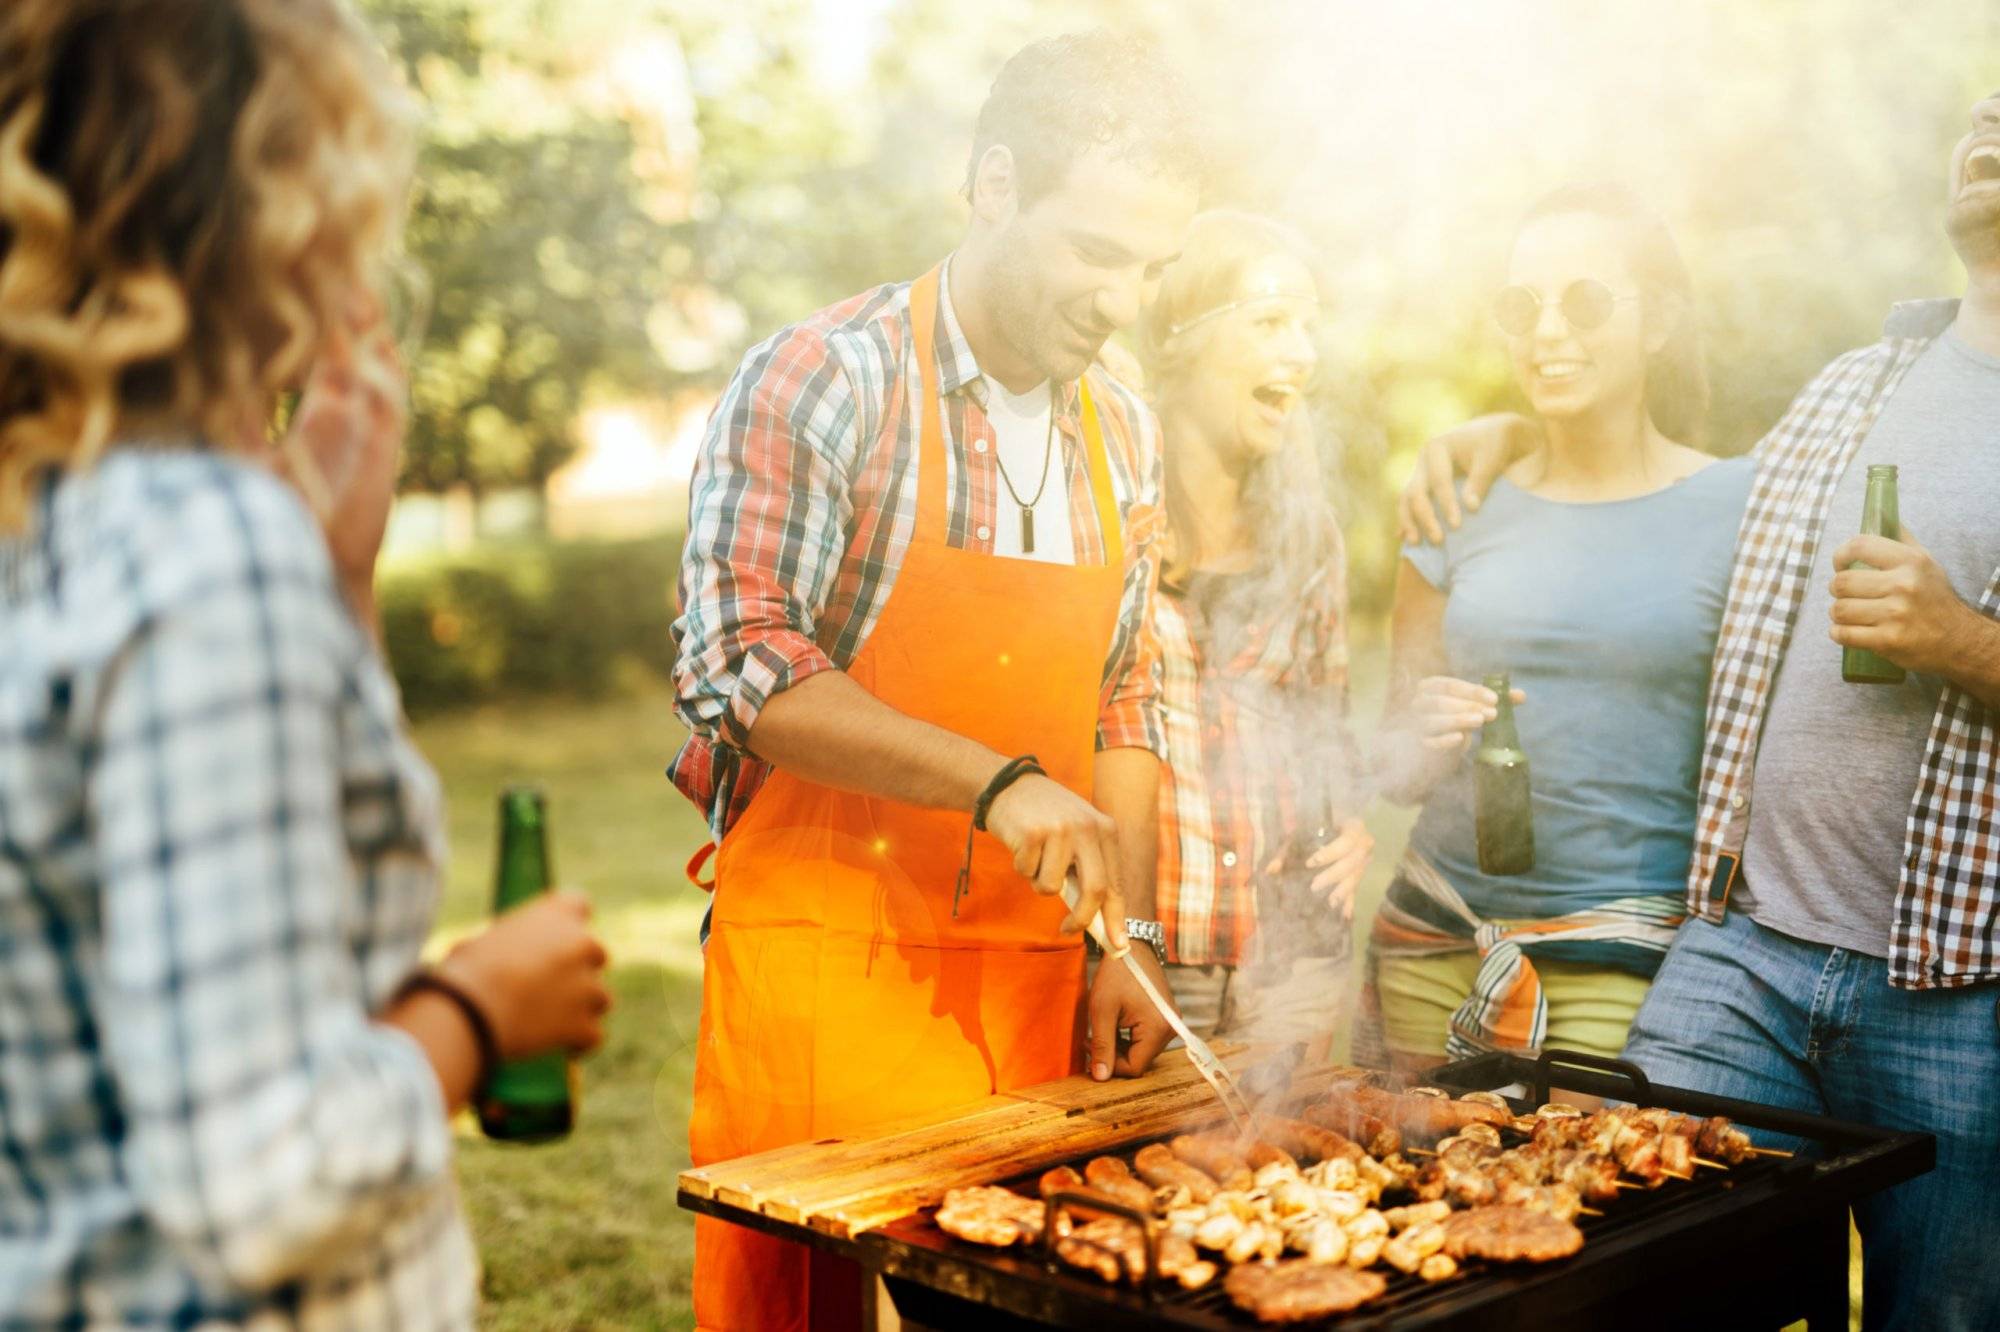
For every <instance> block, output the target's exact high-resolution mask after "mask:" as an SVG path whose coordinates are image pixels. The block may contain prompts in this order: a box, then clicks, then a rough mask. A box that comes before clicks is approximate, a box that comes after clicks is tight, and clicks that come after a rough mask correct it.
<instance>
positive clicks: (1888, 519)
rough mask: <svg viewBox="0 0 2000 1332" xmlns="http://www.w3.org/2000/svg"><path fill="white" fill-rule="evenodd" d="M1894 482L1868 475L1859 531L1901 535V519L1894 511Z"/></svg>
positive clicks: (1881, 534) (1896, 537)
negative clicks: (1866, 492)
mask: <svg viewBox="0 0 2000 1332" xmlns="http://www.w3.org/2000/svg"><path fill="white" fill-rule="evenodd" d="M1896 508H1897V506H1896V483H1895V482H1894V481H1893V480H1890V479H1888V478H1877V477H1870V478H1869V479H1868V495H1867V498H1865V499H1864V500H1862V501H1861V531H1862V534H1863V535H1865V536H1879V537H1888V538H1889V539H1890V540H1891V541H1894V540H1897V539H1899V538H1900V537H1901V536H1902V526H1903V525H1902V521H1901V518H1900V516H1899V515H1898V513H1897V512H1896Z"/></svg>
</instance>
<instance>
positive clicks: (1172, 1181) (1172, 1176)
mask: <svg viewBox="0 0 2000 1332" xmlns="http://www.w3.org/2000/svg"><path fill="white" fill-rule="evenodd" d="M1132 1168H1133V1169H1134V1170H1136V1171H1138V1172H1139V1178H1140V1179H1143V1180H1145V1181H1146V1182H1147V1183H1148V1184H1151V1185H1152V1186H1153V1187H1154V1188H1156V1189H1183V1188H1184V1189H1186V1190H1187V1191H1188V1195H1189V1196H1190V1197H1192V1198H1193V1199H1194V1200H1195V1201H1196V1202H1207V1201H1208V1200H1209V1199H1210V1198H1213V1197H1214V1196H1215V1192H1216V1190H1215V1180H1214V1179H1212V1178H1211V1177H1210V1176H1209V1175H1208V1173H1207V1172H1206V1171H1203V1170H1200V1169H1197V1168H1196V1167H1194V1166H1191V1165H1189V1164H1188V1163H1187V1162H1186V1161H1183V1160H1181V1159H1180V1158H1179V1157H1178V1156H1175V1155H1174V1154H1173V1152H1171V1151H1169V1150H1168V1149H1167V1148H1165V1147H1163V1146H1161V1145H1160V1144H1159V1143H1157V1142H1155V1143H1149V1144H1147V1145H1146V1146H1144V1147H1141V1148H1140V1149H1139V1151H1138V1154H1137V1155H1135V1156H1134V1157H1133V1158H1132Z"/></svg>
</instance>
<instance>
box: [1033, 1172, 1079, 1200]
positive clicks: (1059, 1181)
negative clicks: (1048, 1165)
mask: <svg viewBox="0 0 2000 1332" xmlns="http://www.w3.org/2000/svg"><path fill="white" fill-rule="evenodd" d="M1037 1187H1038V1189H1039V1191H1040V1193H1041V1195H1042V1196H1043V1197H1044V1198H1046V1197H1048V1196H1049V1195H1051V1194H1055V1193H1072V1192H1075V1191H1076V1190H1078V1189H1081V1188H1082V1187H1083V1176H1082V1175H1079V1174H1077V1173H1076V1168H1075V1167H1074V1166H1066V1165H1065V1166H1057V1167H1056V1168H1055V1169H1054V1170H1045V1171H1043V1172H1042V1177H1041V1179H1040V1180H1038V1181H1037Z"/></svg>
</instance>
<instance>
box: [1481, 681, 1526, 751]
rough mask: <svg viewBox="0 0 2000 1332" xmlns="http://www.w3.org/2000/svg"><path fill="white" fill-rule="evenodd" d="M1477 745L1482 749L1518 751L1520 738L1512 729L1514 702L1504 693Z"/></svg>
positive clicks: (1501, 694) (1502, 692)
mask: <svg viewBox="0 0 2000 1332" xmlns="http://www.w3.org/2000/svg"><path fill="white" fill-rule="evenodd" d="M1479 745H1480V748H1482V749H1519V748H1520V747H1521V737H1520V734H1519V732H1517V731H1516V730H1515V729H1514V700H1513V698H1512V697H1511V696H1509V694H1508V693H1507V692H1506V691H1504V690H1503V691H1501V693H1500V703H1499V706H1498V708H1497V709H1496V711H1495V715H1494V718H1493V720H1492V721H1490V722H1487V723H1486V729H1485V730H1484V731H1482V732H1481V733H1480V736H1479Z"/></svg>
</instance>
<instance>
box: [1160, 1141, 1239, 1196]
mask: <svg viewBox="0 0 2000 1332" xmlns="http://www.w3.org/2000/svg"><path fill="white" fill-rule="evenodd" d="M1167 1150H1169V1151H1171V1152H1172V1153H1173V1154H1174V1155H1175V1156H1178V1157H1179V1158H1180V1159H1181V1160H1183V1161H1185V1162H1187V1163H1188V1164H1189V1165H1191V1166H1193V1167H1194V1168H1195V1169H1197V1170H1199V1171H1201V1172H1202V1173H1203V1174H1204V1175H1207V1176H1208V1177H1209V1178H1210V1179H1213V1180H1214V1181H1215V1182H1216V1183H1217V1184H1218V1185H1220V1186H1221V1187H1223V1188H1225V1189H1247V1188H1249V1187H1250V1184H1251V1179H1252V1175H1251V1168H1250V1162H1249V1161H1248V1160H1246V1159H1245V1158H1244V1155H1243V1153H1242V1152H1241V1151H1239V1150H1237V1146H1236V1139H1235V1138H1234V1137H1233V1136H1231V1135H1230V1134H1227V1133H1221V1132H1211V1133H1183V1134H1181V1135H1180V1136H1179V1137H1177V1138H1174V1139H1172V1140H1171V1141H1169V1142H1168V1143H1167Z"/></svg>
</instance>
